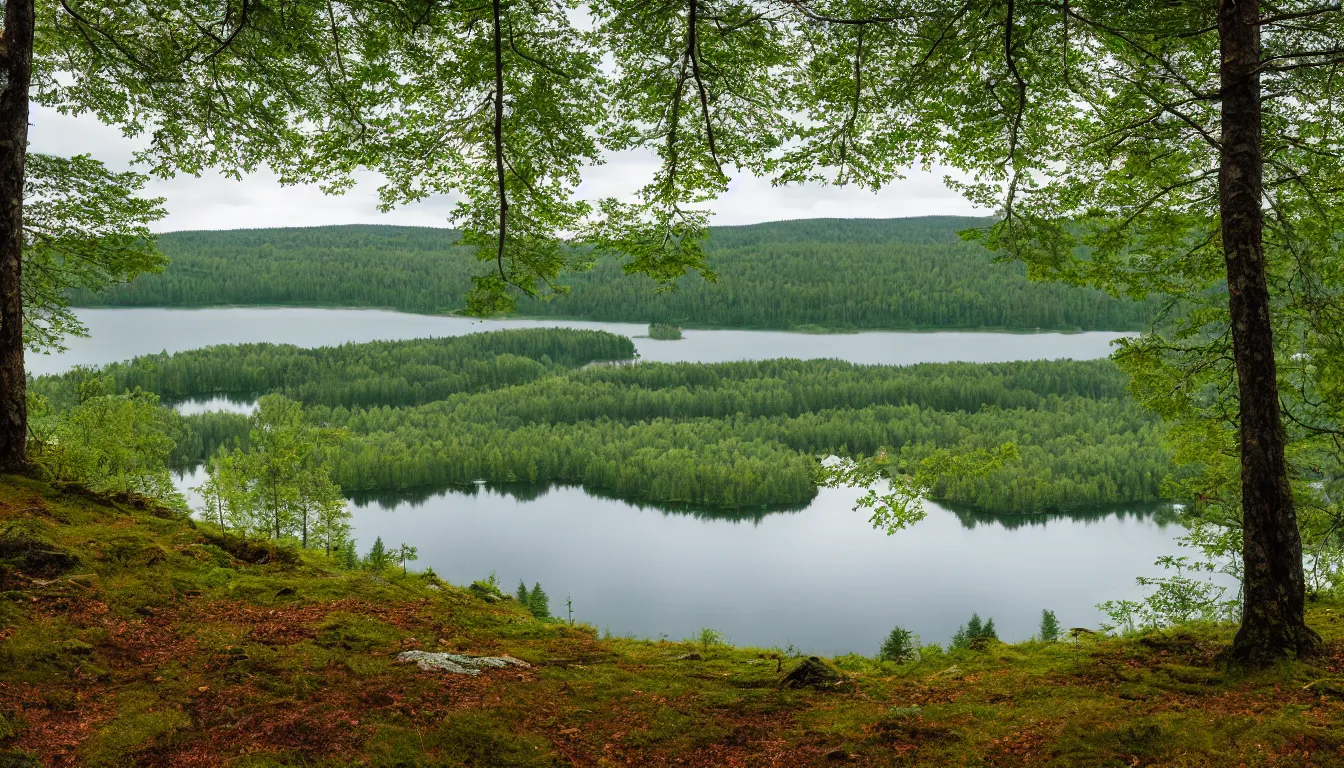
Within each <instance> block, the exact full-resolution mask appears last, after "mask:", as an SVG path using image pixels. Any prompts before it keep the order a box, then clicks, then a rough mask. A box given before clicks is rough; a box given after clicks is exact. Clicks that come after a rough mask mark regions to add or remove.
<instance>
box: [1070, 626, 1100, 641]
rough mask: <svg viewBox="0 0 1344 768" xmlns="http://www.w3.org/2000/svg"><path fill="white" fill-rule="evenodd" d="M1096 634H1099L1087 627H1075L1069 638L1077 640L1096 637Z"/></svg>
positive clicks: (1071, 630)
mask: <svg viewBox="0 0 1344 768" xmlns="http://www.w3.org/2000/svg"><path fill="white" fill-rule="evenodd" d="M1096 634H1097V633H1096V632H1095V631H1093V630H1090V629H1088V628H1086V627H1074V628H1073V629H1070V630H1069V637H1072V638H1073V639H1075V640H1077V639H1078V638H1080V637H1095V636H1096Z"/></svg>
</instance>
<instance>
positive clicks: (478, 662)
mask: <svg viewBox="0 0 1344 768" xmlns="http://www.w3.org/2000/svg"><path fill="white" fill-rule="evenodd" d="M397 661H400V662H403V663H412V662H413V663H414V664H415V665H416V666H418V667H420V669H422V670H424V671H426V672H430V671H433V670H438V671H441V672H448V673H451V674H454V675H479V674H481V670H483V669H503V668H504V667H521V668H522V669H527V668H529V667H531V666H532V665H531V664H528V663H527V662H526V661H520V660H518V659H515V658H513V657H512V656H463V655H461V654H457V653H430V652H429V651H402V652H401V653H399V654H397Z"/></svg>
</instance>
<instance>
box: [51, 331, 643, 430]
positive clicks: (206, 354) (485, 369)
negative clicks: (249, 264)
mask: <svg viewBox="0 0 1344 768" xmlns="http://www.w3.org/2000/svg"><path fill="white" fill-rule="evenodd" d="M634 354H635V347H634V344H633V343H632V342H631V341H630V340H629V339H627V338H625V337H624V336H617V335H615V334H611V333H606V332H604V331H579V330H568V329H560V328H529V329H523V330H506V331H493V332H490V333H472V334H467V335H465V336H456V337H450V338H442V339H417V340H414V341H375V342H368V343H364V344H343V345H340V346H336V347H320V348H317V349H300V348H298V347H295V346H291V345H287V344H239V345H231V346H224V345H220V346H214V347H207V348H205V349H197V350H191V351H188V352H179V353H177V354H173V355H167V354H158V355H146V356H142V357H137V358H135V359H134V360H131V361H129V362H126V363H115V364H112V365H109V366H107V367H106V368H105V369H104V374H105V375H110V376H112V377H113V379H114V381H115V386H116V388H117V389H118V390H125V389H133V388H135V387H141V388H143V389H145V390H149V391H153V392H156V393H158V394H159V395H160V396H161V397H163V398H164V399H166V400H170V401H175V400H181V399H185V398H189V397H195V396H202V395H206V394H218V393H221V392H225V393H238V394H244V395H255V394H259V393H268V392H269V393H277V394H282V395H284V396H285V397H287V398H290V399H294V400H301V401H303V402H304V403H305V404H307V405H332V406H337V405H342V406H346V407H356V406H375V405H398V406H402V405H419V404H424V403H430V402H434V401H437V400H442V399H444V398H446V397H448V396H450V395H453V394H457V393H462V392H480V391H487V390H492V389H499V388H502V387H507V386H510V385H514V384H524V383H527V382H529V381H535V380H538V379H541V378H545V377H546V376H547V375H549V374H551V373H553V372H555V371H556V370H557V369H562V368H564V369H569V368H580V367H582V366H584V365H587V364H588V363H591V362H595V361H605V360H629V359H631V358H633V357H634ZM80 375H82V374H79V373H71V374H66V375H64V376H59V377H43V378H42V379H40V380H39V381H37V382H35V385H34V386H35V391H38V392H41V393H42V394H44V395H46V396H47V397H49V398H51V399H52V400H53V401H60V400H63V399H68V398H69V397H70V393H71V390H72V389H73V386H74V384H75V382H76V381H78V380H79V376H80ZM226 420H227V419H226ZM221 431H226V430H221Z"/></svg>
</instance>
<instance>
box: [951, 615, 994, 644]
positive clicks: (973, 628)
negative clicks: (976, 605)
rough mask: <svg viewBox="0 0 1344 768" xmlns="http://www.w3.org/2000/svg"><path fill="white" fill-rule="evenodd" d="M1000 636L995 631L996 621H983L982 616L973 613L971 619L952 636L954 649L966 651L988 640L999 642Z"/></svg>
mask: <svg viewBox="0 0 1344 768" xmlns="http://www.w3.org/2000/svg"><path fill="white" fill-rule="evenodd" d="M998 639H999V634H998V632H997V631H996V630H995V629H994V619H989V620H988V621H981V619H980V614H978V613H972V614H971V618H970V620H969V621H967V622H966V623H965V624H963V625H962V626H961V627H959V628H958V629H957V631H956V634H954V635H952V648H954V649H966V648H971V647H974V646H975V645H977V644H978V643H977V642H976V641H980V642H984V641H987V640H998Z"/></svg>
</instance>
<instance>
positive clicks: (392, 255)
mask: <svg viewBox="0 0 1344 768" xmlns="http://www.w3.org/2000/svg"><path fill="white" fill-rule="evenodd" d="M985 223H986V222H985V220H982V219H974V218H958V217H924V218H910V219H875V220H856V219H844V220H842V219H816V220H804V221H790V222H774V223H768V224H755V225H751V226H742V227H716V228H714V229H713V230H712V232H711V236H710V241H709V267H710V268H711V269H713V270H714V272H715V273H716V274H717V280H716V281H715V282H708V281H706V280H705V279H704V278H702V277H700V276H698V275H695V274H692V275H688V276H686V277H683V278H681V279H680V280H679V281H678V282H677V290H675V291H670V292H654V290H653V289H654V287H655V284H654V283H653V281H652V280H650V279H649V278H647V277H645V276H642V275H627V274H625V273H624V271H623V269H622V266H621V263H620V262H619V261H617V260H611V259H604V260H600V261H599V262H598V263H597V266H596V267H595V268H594V269H593V270H592V271H590V272H578V273H574V274H572V275H570V276H568V277H567V278H566V281H567V282H568V283H569V284H570V285H572V287H573V290H572V292H571V293H569V294H568V295H565V296H556V297H554V298H552V299H550V300H545V301H542V300H535V299H529V298H526V297H523V298H521V299H520V301H519V305H518V311H519V312H520V313H521V314H523V315H532V316H546V317H565V318H578V319H587V320H602V321H622V322H638V323H649V322H655V323H665V324H672V325H680V326H699V327H739V328H772V329H795V328H800V329H809V328H825V329H829V330H832V331H835V330H855V329H915V328H1006V329H1016V330H1035V329H1050V330H1068V331H1072V330H1133V329H1137V328H1140V327H1141V326H1142V325H1143V324H1144V323H1145V322H1146V321H1147V320H1148V319H1149V318H1150V317H1151V316H1152V313H1153V311H1154V307H1155V305H1151V304H1146V303H1136V302H1132V301H1127V300H1122V299H1116V298H1112V297H1110V296H1107V295H1106V294H1105V293H1103V292H1101V291H1098V290H1095V289H1092V288H1079V287H1075V286H1070V285H1064V284H1059V283H1054V284H1047V283H1039V282H1033V281H1031V280H1028V279H1027V276H1026V269H1025V267H1024V266H1023V265H1022V264H1020V263H1008V262H997V261H995V259H994V257H993V254H992V253H990V252H989V251H988V250H986V249H985V247H984V246H983V245H981V244H979V243H974V242H966V241H964V240H963V239H962V238H961V237H960V236H959V234H958V233H959V232H961V231H963V230H967V229H971V228H976V227H980V226H983V225H984V224H985ZM457 239H458V235H457V233H456V232H454V231H451V230H444V229H432V228H416V227H390V226H372V225H354V226H341V227H313V228H301V229H257V230H228V231H217V232H175V233H169V234H165V235H161V236H159V237H158V239H157V242H158V246H159V248H160V249H161V250H162V251H163V252H164V253H165V254H167V255H168V256H169V257H170V258H171V262H170V264H169V266H168V268H167V270H166V271H164V272H162V273H159V274H145V275H141V276H140V277H138V278H137V279H136V280H134V281H133V282H131V283H129V284H125V285H113V286H109V287H107V288H106V289H105V290H103V291H101V292H98V293H93V292H88V291H84V292H77V293H75V294H74V296H73V299H74V301H75V303H76V304H78V305H81V306H123V307H130V306H135V307H156V306H163V307H201V306H226V305H295V306H347V307H384V308H391V309H399V310H404V311H408V312H422V313H441V312H455V311H459V310H461V309H462V308H463V306H464V305H463V296H464V295H465V294H466V293H467V292H468V291H469V290H470V289H471V285H472V283H471V278H472V276H473V275H476V274H479V273H480V271H481V269H482V267H481V265H480V263H479V262H478V261H477V259H476V256H475V252H474V251H473V250H472V249H469V248H465V247H458V246H456V245H455V243H456V242H457Z"/></svg>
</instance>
